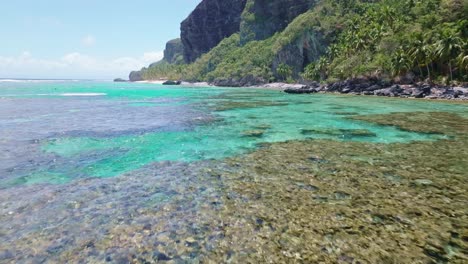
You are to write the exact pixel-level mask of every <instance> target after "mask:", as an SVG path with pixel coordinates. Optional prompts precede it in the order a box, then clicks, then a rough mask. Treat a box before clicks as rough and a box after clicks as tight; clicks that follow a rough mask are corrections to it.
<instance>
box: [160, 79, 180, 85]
mask: <svg viewBox="0 0 468 264" xmlns="http://www.w3.org/2000/svg"><path fill="white" fill-rule="evenodd" d="M180 84H182V82H181V81H170V80H169V81H165V82H163V85H180Z"/></svg>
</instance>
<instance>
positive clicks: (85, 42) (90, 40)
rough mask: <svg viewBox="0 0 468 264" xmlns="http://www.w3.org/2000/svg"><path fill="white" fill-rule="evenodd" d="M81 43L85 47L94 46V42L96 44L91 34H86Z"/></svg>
mask: <svg viewBox="0 0 468 264" xmlns="http://www.w3.org/2000/svg"><path fill="white" fill-rule="evenodd" d="M81 44H83V45H84V46H86V47H91V46H94V44H96V38H95V37H94V36H92V35H87V36H85V37H84V38H82V39H81Z"/></svg>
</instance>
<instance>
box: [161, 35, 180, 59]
mask: <svg viewBox="0 0 468 264" xmlns="http://www.w3.org/2000/svg"><path fill="white" fill-rule="evenodd" d="M183 53H184V46H183V45H182V41H181V39H180V38H177V39H173V40H170V41H168V42H167V43H166V49H165V50H164V60H165V61H167V62H169V63H171V64H177V63H181V62H182V59H183V58H182V57H183Z"/></svg>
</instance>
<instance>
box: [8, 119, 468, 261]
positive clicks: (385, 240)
mask: <svg viewBox="0 0 468 264" xmlns="http://www.w3.org/2000/svg"><path fill="white" fill-rule="evenodd" d="M352 118H354V119H359V120H361V121H366V122H374V123H378V124H382V125H391V126H398V127H399V128H400V129H404V130H411V131H417V132H424V133H444V134H447V135H448V136H449V137H447V139H442V140H437V141H416V142H410V143H392V144H382V143H370V142H349V141H333V140H323V139H322V140H305V141H290V142H285V143H274V144H263V145H262V146H261V148H260V149H258V150H256V151H254V152H252V153H250V154H247V155H241V156H237V157H233V158H228V159H225V160H221V161H214V160H212V161H200V162H193V163H189V164H187V163H155V164H153V165H151V166H147V167H145V168H143V169H141V170H138V171H134V172H131V173H128V174H126V175H123V176H121V177H117V178H109V179H87V180H84V181H80V182H78V181H77V182H74V183H71V184H69V185H65V186H58V187H56V188H54V189H49V190H47V191H45V190H43V189H41V188H40V186H29V187H28V186H22V187H18V188H19V189H21V188H24V190H23V189H21V190H22V191H37V197H36V198H37V199H36V198H35V199H33V198H34V197H33V198H31V199H33V200H25V201H23V202H22V203H21V202H20V203H15V204H13V203H9V202H8V201H11V199H12V196H13V195H14V194H13V193H10V194H9V195H10V196H8V195H6V194H5V193H2V194H1V195H0V198H1V201H2V202H1V207H0V221H1V222H2V223H4V225H3V226H2V227H1V229H0V234H1V235H2V237H3V238H4V239H6V240H8V241H10V243H8V244H6V243H2V244H0V261H14V262H28V261H31V260H39V261H43V260H45V259H48V260H51V261H52V260H53V261H57V262H80V261H84V260H86V261H89V262H105V261H108V262H113V263H129V262H132V263H154V262H164V261H167V262H168V263H199V262H203V263H225V262H232V263H466V261H467V260H468V254H467V252H468V209H467V208H468V206H467V201H468V177H467V176H468V173H467V172H468V162H467V161H468V119H465V118H462V117H460V116H458V115H456V114H449V113H423V112H421V113H411V114H408V113H406V114H398V113H397V114H388V115H366V116H358V117H352ZM165 168H166V169H165ZM170 175H177V177H170ZM63 200H67V201H68V203H66V204H64V203H63ZM52 213H54V214H52ZM45 215H47V216H45ZM31 221H36V222H38V221H43V225H42V227H41V228H37V229H35V228H33V229H29V230H26V231H24V232H21V233H20V234H13V233H12V231H11V230H14V229H15V228H18V226H20V225H22V224H27V223H30V222H31ZM51 221H53V223H51ZM97 225H99V230H97V229H95V226H97ZM15 236H20V237H21V238H18V237H16V238H15Z"/></svg>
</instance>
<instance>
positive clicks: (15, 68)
mask: <svg viewBox="0 0 468 264" xmlns="http://www.w3.org/2000/svg"><path fill="white" fill-rule="evenodd" d="M163 56H164V55H163V52H162V51H150V52H145V53H143V54H142V55H141V56H138V57H132V56H127V57H118V58H99V57H94V56H90V55H87V54H83V53H79V52H71V53H67V54H64V55H63V56H62V57H60V58H55V59H41V58H37V57H35V56H33V55H32V54H31V53H30V52H28V51H24V52H23V53H21V54H19V55H18V56H9V57H7V56H1V55H0V78H83V79H88V78H89V79H109V78H117V77H120V78H126V77H128V73H129V72H130V71H132V70H139V69H141V68H142V67H145V66H148V65H149V64H150V63H153V62H156V61H159V60H161V59H162V58H163ZM71 72H73V74H72V75H71V74H70V73H71Z"/></svg>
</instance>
